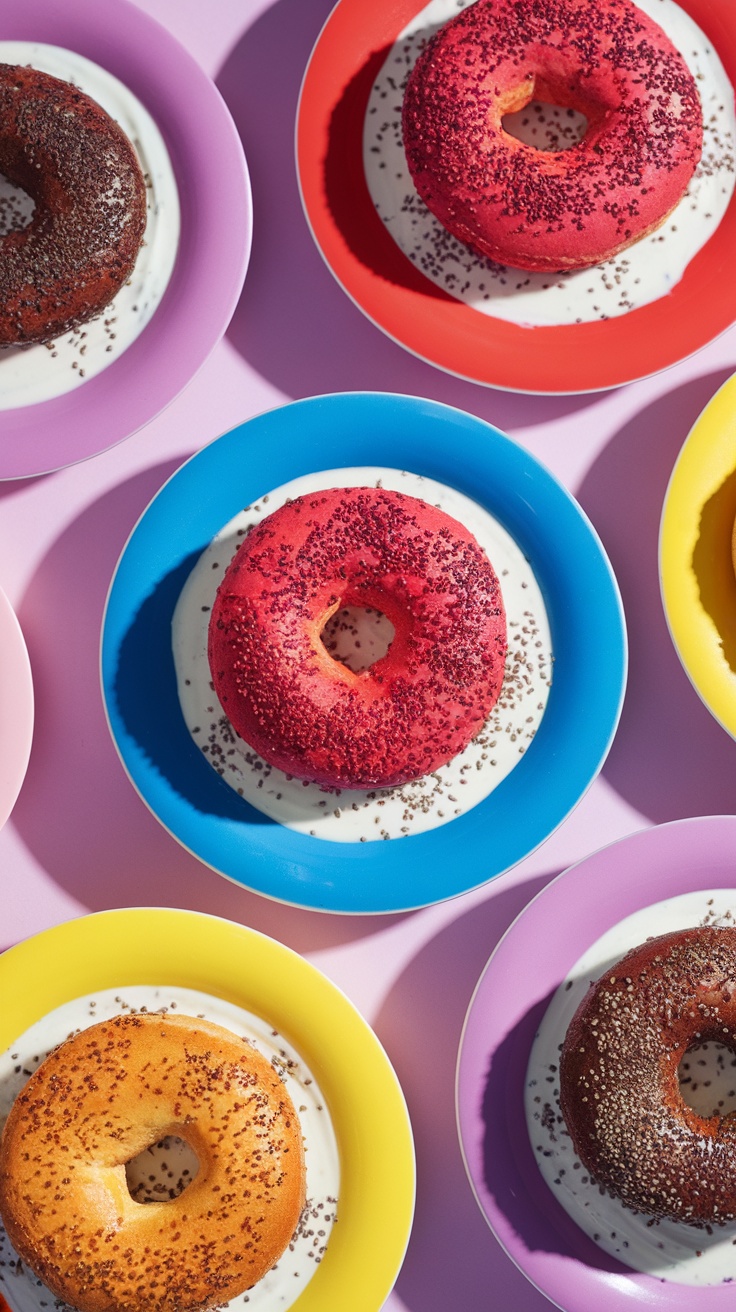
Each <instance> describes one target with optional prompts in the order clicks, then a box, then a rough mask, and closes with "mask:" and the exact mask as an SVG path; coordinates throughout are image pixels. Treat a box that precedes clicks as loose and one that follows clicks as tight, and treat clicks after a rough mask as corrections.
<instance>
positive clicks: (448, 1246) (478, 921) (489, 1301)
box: [374, 871, 558, 1312]
mask: <svg viewBox="0 0 736 1312" xmlns="http://www.w3.org/2000/svg"><path fill="white" fill-rule="evenodd" d="M557 873H558V872H557V871H554V872H551V873H550V874H549V875H546V876H542V877H537V878H536V879H532V880H529V881H527V882H526V883H524V884H521V885H515V886H510V887H509V886H507V885H506V884H505V883H504V881H503V880H499V881H498V882H497V883H495V884H494V885H493V888H492V891H491V893H490V896H489V897H488V899H487V900H486V901H485V902H483V903H480V904H477V905H476V906H474V907H472V908H471V909H470V910H468V911H466V912H465V913H464V914H463V915H461V916H459V917H458V918H457V919H456V920H454V921H453V922H452V923H451V924H450V925H447V926H446V927H445V928H444V929H442V930H441V931H440V932H439V934H437V935H436V937H435V938H433V939H432V940H431V941H430V942H429V943H427V944H426V945H425V946H424V947H423V948H422V950H421V951H420V952H419V953H418V955H417V956H416V957H415V958H414V960H413V961H412V962H411V964H410V965H409V966H408V967H407V969H406V970H405V971H404V973H403V974H402V975H401V976H400V977H399V979H398V981H397V983H396V984H395V985H394V987H393V989H392V990H391V992H390V993H389V995H388V997H387V999H386V1001H385V1003H384V1005H383V1007H382V1009H381V1011H380V1012H379V1014H378V1016H377V1017H376V1019H375V1022H374V1028H375V1030H376V1032H377V1034H378V1036H379V1038H380V1039H381V1041H382V1043H383V1044H384V1045H385V1047H386V1050H387V1052H388V1054H389V1056H390V1058H391V1061H392V1062H393V1065H394V1067H395V1069H396V1073H397V1075H398V1077H399V1079H400V1081H401V1084H402V1087H403V1089H404V1093H405V1095H406V1100H407V1104H408V1107H409V1114H410V1116H411V1120H412V1125H413V1129H414V1138H415V1143H416V1152H417V1207H416V1216H415V1220H414V1228H413V1231H412V1236H411V1239H410V1242H409V1248H408V1252H407V1255H406V1260H405V1262H404V1266H403V1268H402V1271H401V1274H400V1276H399V1279H398V1282H397V1285H396V1293H397V1295H398V1297H399V1298H400V1299H401V1302H402V1304H403V1306H404V1307H405V1308H406V1309H407V1312H448V1309H454V1308H458V1309H462V1312H488V1309H489V1308H492V1307H493V1308H499V1309H500V1308H513V1309H514V1312H544V1310H545V1309H549V1307H550V1304H549V1302H548V1301H547V1299H546V1298H545V1297H544V1296H543V1295H542V1294H540V1293H538V1291H537V1290H536V1289H534V1288H533V1287H532V1286H531V1285H530V1284H529V1283H528V1282H527V1280H526V1279H525V1277H524V1276H522V1275H521V1274H520V1272H519V1271H518V1270H517V1268H516V1267H515V1266H514V1264H513V1263H512V1262H511V1260H510V1259H509V1258H508V1257H507V1256H506V1254H505V1253H504V1251H503V1249H502V1248H501V1247H500V1245H499V1244H498V1243H497V1242H496V1240H495V1238H494V1237H493V1235H492V1233H491V1231H490V1230H489V1228H488V1225H487V1223H486V1221H485V1220H484V1218H483V1216H482V1214H481V1211H480V1208H479V1207H478V1205H477V1203H476V1201H475V1198H474V1197H473V1193H472V1190H471V1187H470V1184H469V1183H468V1179H467V1177H466V1174H465V1169H464V1166H463V1162H462V1157H461V1154H460V1147H459V1143H458V1136H457V1129H456V1124H455V1064H456V1060H457V1052H458V1046H459V1043H460V1035H461V1032H462V1027H463V1022H464V1019H465V1014H466V1012H467V1009H468V1006H469V1004H470V1000H471V997H472V995H473V991H474V989H475V986H476V984H477V982H478V980H479V978H480V976H481V974H482V972H483V969H484V967H485V965H486V962H487V960H488V958H489V956H490V955H491V952H492V951H493V949H494V947H495V946H496V943H497V942H498V940H499V939H500V938H501V936H502V934H503V933H504V932H505V930H506V929H507V928H508V926H509V925H510V924H511V922H512V921H513V920H514V919H515V917H516V916H517V915H518V914H519V912H520V911H521V910H522V909H523V907H524V906H526V904H527V902H528V901H529V900H530V899H531V898H532V897H533V896H534V895H535V894H536V893H538V892H539V890H540V889H541V888H543V887H544V885H545V884H547V883H548V882H549V880H550V879H552V878H554V876H555V875H556V874H557Z"/></svg>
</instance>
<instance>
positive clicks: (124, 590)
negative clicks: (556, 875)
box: [102, 393, 626, 913]
mask: <svg viewBox="0 0 736 1312" xmlns="http://www.w3.org/2000/svg"><path fill="white" fill-rule="evenodd" d="M351 465H353V466H354V465H374V466H375V465H384V466H387V467H390V468H394V469H396V468H400V469H407V470H411V471H412V472H413V473H417V474H422V475H424V476H425V477H428V478H433V479H437V480H438V481H439V482H441V483H446V484H449V485H451V486H453V487H455V488H457V489H458V490H459V491H461V492H464V493H465V494H466V495H467V496H470V497H473V498H474V499H475V500H476V501H478V502H480V503H481V504H482V505H483V506H485V507H486V508H487V510H489V511H490V513H491V514H492V515H495V516H496V518H497V519H498V520H499V521H500V522H501V523H502V524H503V525H504V526H505V527H506V529H507V530H508V532H509V533H510V534H511V535H512V537H513V538H514V539H515V540H516V542H517V543H518V545H519V546H520V548H521V549H522V551H523V552H524V554H525V555H526V556H527V557H528V559H529V561H530V562H531V565H532V568H533V570H534V574H535V575H536V578H537V581H538V583H539V586H540V588H541V590H542V594H543V596H544V601H545V605H546V607H547V613H548V617H549V622H550V628H551V633H552V646H553V652H554V657H555V662H554V676H553V682H552V688H551V691H550V696H549V701H548V703H547V708H546V711H545V713H544V717H543V719H542V723H541V725H540V727H539V729H538V730H537V733H536V735H535V737H534V739H533V741H532V743H531V745H530V746H529V748H528V750H527V752H526V753H525V755H524V756H522V757H521V759H520V761H519V764H518V765H517V766H516V767H515V769H514V770H513V771H512V772H511V774H509V775H508V776H507V777H506V778H505V779H504V780H503V781H502V782H501V783H500V784H499V785H498V787H497V788H496V789H495V791H494V792H492V793H491V795H490V796H489V797H487V798H486V799H485V801H483V802H481V803H480V804H479V805H478V806H476V807H474V808H473V810H471V811H468V812H466V813H465V814H464V815H462V816H459V817H458V818H457V819H455V820H453V821H452V822H451V823H449V824H446V825H444V826H442V827H440V828H437V829H433V830H431V831H429V832H427V833H423V834H413V835H411V836H409V837H406V838H404V839H395V840H392V841H390V842H382V843H335V842H329V841H325V840H324V839H319V838H312V837H310V836H309V835H304V834H299V833H296V832H294V831H293V830H289V829H287V828H285V827H283V826H282V825H279V824H278V823H276V822H275V821H272V820H270V819H268V818H267V817H266V816H264V815H262V814H261V813H260V812H259V811H256V810H255V809H254V808H253V807H251V806H250V805H249V804H248V803H247V802H245V801H244V800H243V799H242V798H240V797H238V795H237V794H236V793H235V792H233V790H232V789H231V788H230V787H228V785H227V784H225V783H224V782H223V781H222V780H221V779H220V777H219V776H218V775H217V774H216V773H215V772H214V771H213V770H212V769H211V767H210V766H209V765H208V764H207V762H206V760H205V759H204V757H203V756H202V754H201V752H200V751H199V750H198V748H197V747H196V746H195V745H194V743H193V741H192V739H191V738H190V735H189V732H188V730H187V728H186V726H185V724H184V720H183V717H182V715H181V711H180V709H179V701H178V696H177V690H176V676H175V672H174V662H173V656H172V651H171V617H172V613H173V610H174V607H175V605H176V602H177V599H178V596H179V593H180V591H181V588H182V586H183V584H184V581H185V579H186V578H187V576H188V574H189V572H190V570H191V569H192V566H193V565H194V563H195V561H196V560H197V558H198V556H199V555H200V553H201V552H202V551H203V550H204V548H205V547H206V546H207V545H208V544H209V542H210V541H211V539H212V538H213V537H214V536H215V534H216V533H217V532H218V531H219V529H220V528H222V526H223V525H224V524H225V523H227V522H228V520H230V519H231V518H232V517H233V516H234V515H235V514H237V513H238V511H240V510H241V509H242V507H243V506H245V505H248V504H251V503H253V502H254V501H256V500H258V498H259V497H260V496H262V495H263V494H264V493H266V492H268V491H270V490H271V489H273V488H276V487H279V486H280V485H281V484H282V483H286V482H288V481H289V480H290V479H293V478H297V477H298V476H300V475H302V474H307V473H313V472H314V471H315V470H319V469H335V468H344V467H346V466H351ZM625 678H626V634H625V628H624V618H623V611H622V607H621V600H620V597H619V592H618V587H617V585H616V580H615V578H614V576H613V573H612V571H611V567H610V565H609V563H608V560H607V558H606V555H605V553H604V551H603V548H602V546H601V544H600V541H599V540H598V537H597V536H596V533H595V531H594V529H593V528H592V527H591V525H590V523H589V521H588V520H587V519H586V517H585V515H584V514H583V512H582V510H581V509H580V507H579V506H578V504H577V503H576V501H575V500H574V499H573V498H572V497H571V496H570V494H569V493H568V492H567V491H566V490H565V489H564V488H563V487H562V486H561V485H560V484H559V483H558V482H557V481H556V480H555V479H554V478H553V477H552V475H551V474H550V473H549V472H548V471H547V470H546V469H545V468H544V467H543V466H542V465H540V464H539V462H538V461H537V460H535V459H534V458H533V456H531V455H530V454H529V452H528V451H525V450H524V448H523V447H521V446H519V445H517V443H516V442H513V441H511V439H510V438H508V437H505V436H504V435H503V433H500V432H499V431H498V429H496V428H493V427H491V425H490V424H487V423H484V422H483V421H482V420H480V419H476V418H475V417H474V416H473V415H469V414H465V413H464V412H463V411H461V410H454V409H452V408H451V407H449V406H445V405H439V404H438V403H437V402H435V401H426V400H421V399H419V398H416V397H408V396H393V395H389V394H384V393H343V394H336V395H330V396H323V397H313V398H311V399H309V400H305V401H296V402H294V403H293V404H291V405H287V406H283V407H282V408H280V409H278V410H271V411H269V412H268V413H267V414H263V415H259V416H257V417H256V418H254V419H249V420H248V421H247V422H246V423H244V424H241V425H240V427H239V428H235V429H233V430H232V432H230V433H226V434H225V436H224V437H221V438H219V439H218V440H217V441H216V442H213V443H212V444H211V446H207V447H205V448H204V450H203V451H200V452H198V454H197V455H195V456H193V457H192V459H191V460H189V461H188V462H187V463H186V464H185V465H183V466H182V467H181V469H179V470H177V472H176V473H175V474H174V475H173V477H172V478H171V479H170V480H169V482H168V483H166V484H165V485H164V487H163V488H162V489H161V491H160V492H159V493H158V495H157V496H156V497H155V498H154V500H153V501H152V502H151V504H150V506H149V507H148V509H147V510H146V511H145V513H144V515H143V516H142V518H141V520H140V521H139V523H138V525H137V526H136V528H135V529H134V531H133V533H132V535H131V537H130V539H129V541H128V544H127V546H126V547H125V550H124V551H123V554H122V556H121V559H120V562H119V564H118V567H117V571H116V573H115V576H114V578H113V582H112V585H111V589H110V595H109V598H108V603H107V610H106V613H105V619H104V623H103V632H102V688H103V696H104V700H105V705H106V709H107V715H108V719H109V724H110V729H111V732H112V735H113V738H114V740H115V743H116V746H117V748H118V751H119V753H120V756H121V759H122V762H123V765H124V766H125V769H126V770H127V772H128V774H129V776H130V779H131V781H132V782H133V784H134V786H135V788H136V789H137V790H138V792H139V793H140V795H141V797H142V798H143V800H144V801H145V802H146V803H147V805H148V806H149V807H150V808H151V810H152V811H153V813H154V814H155V815H156V816H157V817H158V819H159V820H160V821H161V823H162V824H163V825H164V826H165V827H166V829H168V830H169V832H170V833H171V834H173V836H174V837H175V838H177V839H178V841H179V842H180V843H182V844H183V846H184V847H186V848H187V849H188V850H189V851H190V852H192V853H194V855H195V856H197V857H198V858H199V859H200V860H201V861H203V862H205V863H206V864H207V865H208V866H211V867H212V868H213V869H214V870H217V871H219V872H220V873H221V874H223V875H226V876H227V877H228V878H229V879H233V880H235V881H236V883H239V884H242V885H243V886H245V887H247V888H250V889H253V890H255V891H257V892H259V893H264V894H266V895H267V896H268V897H272V898H276V899H278V900H279V901H282V902H289V903H291V904H293V905H295V906H302V907H310V908H313V909H315V910H322V911H333V912H343V913H345V912H354V913H381V912H389V911H406V910H410V909H413V908H416V907H421V906H428V905H429V904H431V903H433V902H439V901H442V900H443V899H444V898H449V897H454V896H456V895H457V894H459V893H464V892H466V891H467V890H468V889H470V888H475V887H477V886H478V885H479V884H483V883H485V882H486V881H487V880H489V879H492V878H493V877H494V876H495V875H500V874H502V873H503V871H505V870H508V869H509V867H511V866H513V865H515V864H516V863H517V862H518V861H521V860H522V859H523V858H524V857H525V856H527V855H528V854H529V853H530V852H532V851H533V850H534V848H535V847H537V846H538V845H539V844H540V843H542V842H543V841H544V840H545V839H546V838H548V837H549V835H550V834H551V833H552V832H553V830H555V829H556V828H557V826H558V825H559V824H560V823H561V822H562V821H563V820H564V819H565V816H566V815H568V813H569V812H570V811H571V810H572V808H573V807H574V806H575V805H576V804H577V802H578V801H579V800H580V798H581V797H582V795H583V793H584V792H585V791H586V789H587V788H588V787H589V785H590V784H591V782H592V781H593V779H594V778H595V776H596V774H597V773H598V771H599V769H600V767H601V765H602V763H603V761H604V759H605V756H606V753H607V752H608V748H609V746H610V744H611V740H612V738H613V734H614V731H615V728H616V724H617V722H618V717H619V714H620V710H621V703H622V700H623V692H624V685H625Z"/></svg>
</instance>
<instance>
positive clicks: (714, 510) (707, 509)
mask: <svg viewBox="0 0 736 1312" xmlns="http://www.w3.org/2000/svg"><path fill="white" fill-rule="evenodd" d="M734 519H736V377H734V378H730V379H729V380H728V382H727V383H725V384H724V386H723V387H721V389H720V391H718V392H716V395H715V396H714V398H713V400H712V401H711V402H710V403H709V404H708V405H707V406H706V408H705V410H704V411H703V413H702V415H701V416H700V418H699V419H698V421H697V423H696V424H695V426H694V428H693V429H692V431H691V433H690V434H689V436H688V438H687V441H686V442H685V445H684V446H683V448H682V451H681V452H680V455H679V457H678V460H677V464H676V465H675V468H674V470H673V473H672V478H671V480H670V485H669V488H668V490H667V496H666V498H665V503H664V511H663V514H662V526H661V531H660V540H659V569H660V578H661V583H662V599H663V602H664V609H665V614H666V616H667V623H668V624H669V626H670V632H671V634H672V638H673V641H674V644H675V647H676V648H677V651H678V654H679V656H680V660H681V661H682V663H683V665H684V667H685V670H686V672H687V674H688V676H689V678H690V679H691V681H692V683H693V686H694V687H695V689H696V691H697V692H698V693H699V694H700V696H701V697H702V699H703V701H704V702H705V704H706V706H707V707H708V709H709V710H710V711H711V712H712V714H713V715H714V716H715V717H716V719H717V720H719V721H720V723H721V724H722V725H723V728H724V729H726V730H727V731H728V733H730V734H731V735H732V736H733V737H736V574H734V564H733V559H732V546H731V543H732V532H733V525H734Z"/></svg>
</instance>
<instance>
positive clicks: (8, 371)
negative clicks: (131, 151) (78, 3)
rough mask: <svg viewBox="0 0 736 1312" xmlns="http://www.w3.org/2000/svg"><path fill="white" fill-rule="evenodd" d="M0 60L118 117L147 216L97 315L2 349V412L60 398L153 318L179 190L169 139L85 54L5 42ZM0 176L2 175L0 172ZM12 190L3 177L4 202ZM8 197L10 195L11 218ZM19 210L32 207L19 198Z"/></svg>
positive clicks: (166, 270) (172, 254)
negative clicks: (130, 259)
mask: <svg viewBox="0 0 736 1312" xmlns="http://www.w3.org/2000/svg"><path fill="white" fill-rule="evenodd" d="M0 62H2V63H5V64H30V65H31V66H32V67H33V68H37V69H39V70H40V71H41V72H43V73H50V74H52V76H53V77H58V78H60V79H61V80H62V81H64V82H72V83H73V84H74V85H75V86H78V87H80V88H81V90H82V91H84V92H85V93H86V94H87V95H89V96H91V97H92V99H93V100H95V101H97V103H98V104H99V105H101V106H102V108H103V109H104V110H106V111H107V113H108V114H109V115H110V117H111V118H114V119H115V120H116V122H117V123H119V125H120V127H121V128H122V129H123V131H124V132H125V134H126V136H127V137H128V138H129V139H130V141H131V142H132V144H133V146H134V147H135V151H136V154H137V156H138V162H139V164H140V166H141V171H142V173H143V176H144V178H145V182H146V189H147V195H148V206H147V209H148V215H147V221H146V230H145V234H144V237H143V244H142V246H141V249H140V251H139V252H138V258H137V260H136V263H135V268H134V270H133V273H132V274H131V277H130V279H129V280H128V282H127V283H126V284H125V286H124V287H122V288H121V289H120V291H119V292H118V293H117V295H116V297H115V299H114V301H111V303H110V304H109V305H108V306H107V307H106V308H105V309H104V310H103V311H102V312H101V313H100V314H99V315H97V317H96V318H94V319H92V320H90V321H89V322H88V323H85V324H83V325H82V326H81V327H79V328H76V329H74V330H72V331H70V332H68V333H65V334H64V336H63V337H59V338H58V339H57V340H56V341H54V342H51V343H44V344H40V345H39V344H36V345H33V346H11V347H5V348H4V349H0V410H13V409H16V408H17V407H18V406H26V405H34V404H36V403H37V402H39V401H48V400H50V399H51V398H52V397H55V396H62V395H63V394H64V393H65V392H70V391H72V389H73V388H75V387H79V386H80V385H81V384H82V383H84V382H85V380H86V379H88V378H93V377H94V376H95V374H99V373H101V372H102V370H103V369H107V367H108V365H111V364H113V363H114V361H115V360H116V359H117V358H118V356H119V355H120V354H121V352H122V351H124V350H125V349H126V348H127V347H128V346H130V345H131V343H132V342H134V341H135V339H136V337H138V336H139V335H140V334H141V333H142V332H143V329H144V328H145V327H146V324H147V323H148V322H149V321H150V319H151V317H152V315H153V313H154V311H155V309H156V307H157V305H158V304H159V302H160V301H161V298H162V297H163V294H164V292H165V291H166V288H167V286H168V283H169V279H170V278H171V274H172V272H173V269H174V264H175V261H176V252H177V247H178V244H179V230H180V212H179V193H178V190H177V186H176V179H175V177H174V170H173V167H172V164H171V160H170V159H169V153H168V151H167V149H166V146H165V145H164V140H163V137H162V136H161V133H160V132H159V129H158V127H157V126H156V124H155V123H154V121H153V119H152V118H151V115H150V114H149V113H148V110H147V109H145V108H144V106H143V105H142V104H141V102H140V101H139V100H138V99H137V97H136V96H134V95H133V93H132V92H131V91H129V90H128V88H127V87H126V86H124V85H123V83H122V82H119V81H118V79H117V78H116V77H113V75H112V74H111V73H108V72H107V71H106V70H105V69H104V68H100V67H99V66H98V65H97V64H94V63H92V62H91V60H89V59H85V58H84V57H83V56H82V55H77V54H75V53H73V52H72V51H71V50H62V49H61V48H60V47H58V46H47V45H39V44H35V43H33V42H30V41H0ZM0 178H1V175H0ZM12 191H13V189H12V188H10V187H9V186H8V184H7V182H6V181H5V180H4V179H2V185H0V200H1V199H2V197H3V196H6V197H8V195H9V194H12ZM8 205H9V202H8V200H7V199H6V202H5V213H6V216H7V212H8ZM18 209H19V210H20V212H21V213H25V214H26V215H30V212H31V210H32V207H31V206H30V205H29V204H28V203H27V202H26V203H25V204H24V203H23V196H22V194H21V195H20V196H19V197H18Z"/></svg>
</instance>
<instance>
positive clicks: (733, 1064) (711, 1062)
mask: <svg viewBox="0 0 736 1312" xmlns="http://www.w3.org/2000/svg"><path fill="white" fill-rule="evenodd" d="M677 1078H678V1080H679V1084H680V1095H681V1097H682V1100H683V1102H684V1103H686V1104H687V1106H688V1107H691V1108H692V1110H693V1111H694V1112H696V1113H697V1114H698V1116H705V1117H710V1116H726V1115H728V1113H729V1112H734V1111H736V1053H734V1052H732V1050H731V1049H730V1048H727V1047H726V1046H725V1044H723V1043H716V1042H709V1043H700V1044H697V1045H696V1046H694V1047H692V1048H688V1050H687V1052H686V1053H685V1056H684V1057H683V1058H682V1061H681V1062H680V1065H679V1066H678V1068H677Z"/></svg>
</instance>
